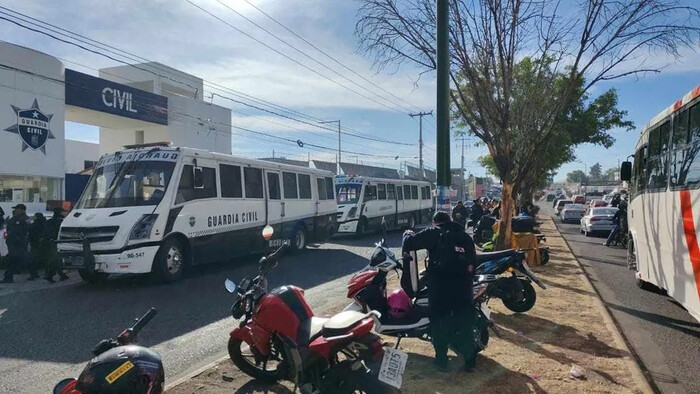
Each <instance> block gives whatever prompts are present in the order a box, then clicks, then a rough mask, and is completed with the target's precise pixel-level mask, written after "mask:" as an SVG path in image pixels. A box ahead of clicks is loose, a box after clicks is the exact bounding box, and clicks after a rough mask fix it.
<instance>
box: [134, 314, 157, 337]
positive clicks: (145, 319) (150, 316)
mask: <svg viewBox="0 0 700 394" xmlns="http://www.w3.org/2000/svg"><path fill="white" fill-rule="evenodd" d="M156 314H158V311H157V310H156V308H153V307H151V309H149V310H148V312H146V314H145V315H143V316H141V318H140V319H138V320H137V321H136V323H134V325H133V326H131V327H130V328H129V330H130V331H131V333H132V334H134V335H136V334H138V333H139V331H141V329H142V328H143V327H145V326H146V324H148V322H150V321H151V319H153V318H154V317H155V316H156Z"/></svg>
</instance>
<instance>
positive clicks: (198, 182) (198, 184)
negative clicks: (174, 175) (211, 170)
mask: <svg viewBox="0 0 700 394" xmlns="http://www.w3.org/2000/svg"><path fill="white" fill-rule="evenodd" d="M192 178H193V179H194V188H195V189H204V171H202V167H192Z"/></svg>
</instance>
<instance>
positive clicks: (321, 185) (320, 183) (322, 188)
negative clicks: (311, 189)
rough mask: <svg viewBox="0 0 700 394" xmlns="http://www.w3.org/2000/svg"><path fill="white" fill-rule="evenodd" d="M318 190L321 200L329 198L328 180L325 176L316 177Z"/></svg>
mask: <svg viewBox="0 0 700 394" xmlns="http://www.w3.org/2000/svg"><path fill="white" fill-rule="evenodd" d="M316 190H317V191H318V199H319V200H327V199H328V198H327V197H326V180H325V179H323V178H316Z"/></svg>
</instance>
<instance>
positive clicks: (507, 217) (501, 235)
mask: <svg viewBox="0 0 700 394" xmlns="http://www.w3.org/2000/svg"><path fill="white" fill-rule="evenodd" d="M514 211H515V200H514V199H513V184H512V183H510V182H503V192H502V193H501V222H500V224H499V226H498V240H497V242H496V249H497V250H503V249H509V248H510V236H511V228H510V222H511V219H512V218H513V213H514Z"/></svg>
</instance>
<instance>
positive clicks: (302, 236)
mask: <svg viewBox="0 0 700 394" xmlns="http://www.w3.org/2000/svg"><path fill="white" fill-rule="evenodd" d="M292 248H293V249H294V252H300V251H302V250H304V249H306V232H305V231H304V227H302V226H299V227H298V228H297V229H296V230H295V231H294V234H292Z"/></svg>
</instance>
